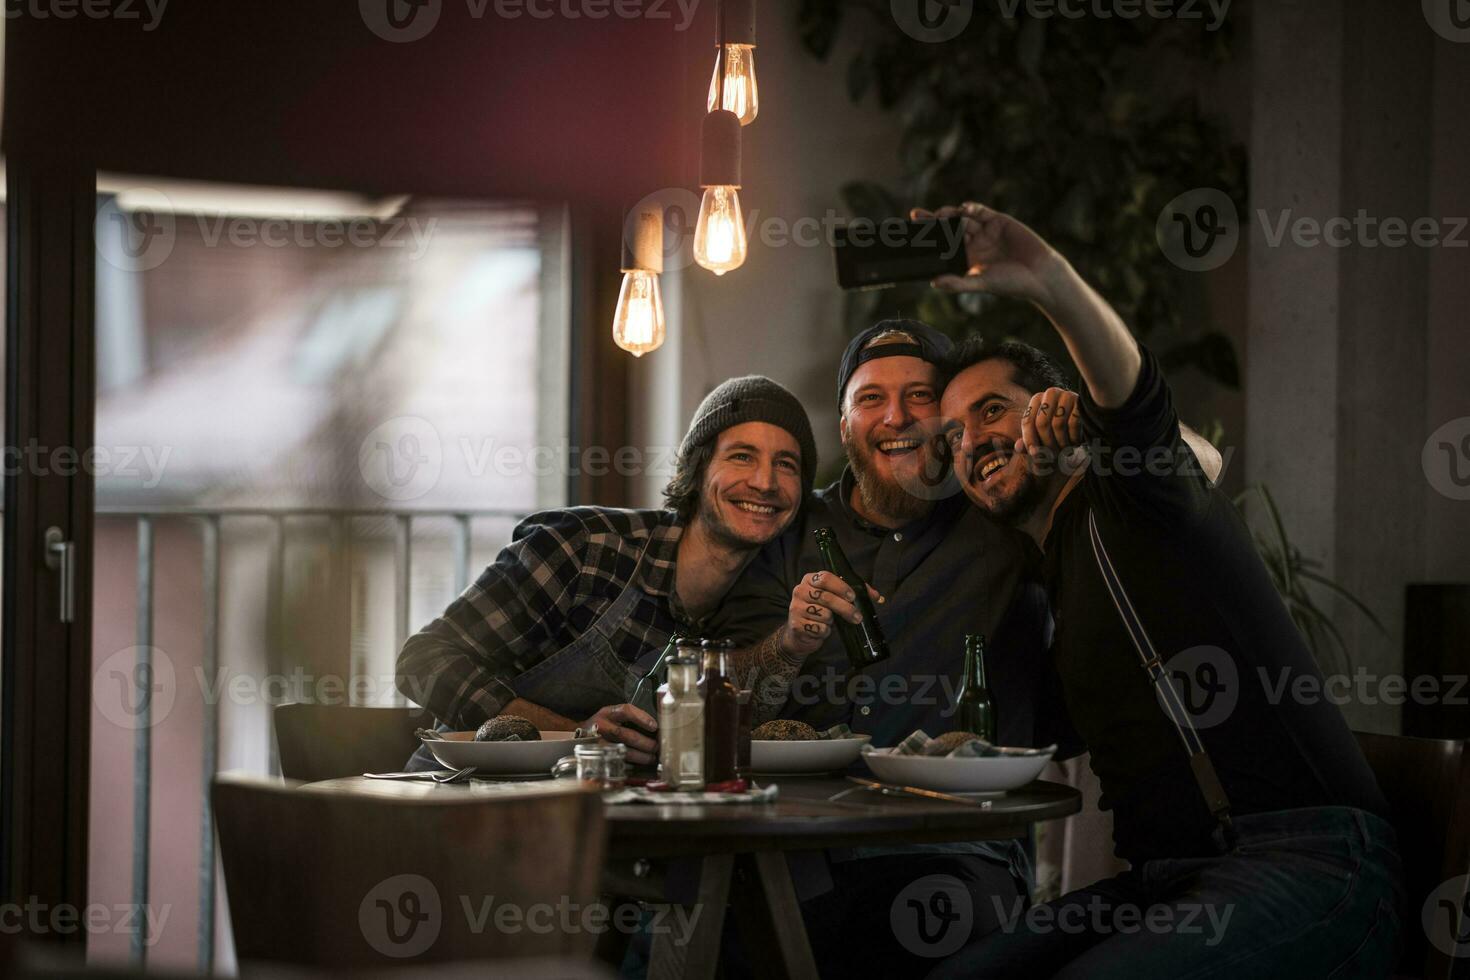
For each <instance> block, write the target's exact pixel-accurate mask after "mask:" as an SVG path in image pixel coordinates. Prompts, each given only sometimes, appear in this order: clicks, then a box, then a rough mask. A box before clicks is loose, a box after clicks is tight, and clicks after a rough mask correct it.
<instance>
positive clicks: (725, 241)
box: [694, 184, 746, 276]
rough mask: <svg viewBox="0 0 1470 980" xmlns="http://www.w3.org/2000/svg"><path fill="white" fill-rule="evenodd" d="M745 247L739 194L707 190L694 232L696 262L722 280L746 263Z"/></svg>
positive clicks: (720, 186)
mask: <svg viewBox="0 0 1470 980" xmlns="http://www.w3.org/2000/svg"><path fill="white" fill-rule="evenodd" d="M745 247H746V245H745V218H744V216H743V215H741V213H740V192H739V191H737V190H736V189H735V188H733V187H730V186H728V185H724V184H716V185H715V186H713V187H706V188H705V189H704V199H703V200H702V201H700V202H699V224H698V225H696V226H695V228H694V261H696V262H698V263H699V264H700V265H702V266H704V267H705V268H706V269H708V270H710V271H711V272H713V273H714V274H715V275H717V276H723V275H724V274H725V273H727V272H729V271H730V270H731V269H738V268H740V266H741V265H742V264H743V263H744V262H745Z"/></svg>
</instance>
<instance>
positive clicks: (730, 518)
mask: <svg viewBox="0 0 1470 980" xmlns="http://www.w3.org/2000/svg"><path fill="white" fill-rule="evenodd" d="M816 468H817V452H816V444H815V442H814V440H813V438H812V430H811V424H810V423H809V422H808V421H807V417H806V411H805V410H804V409H803V408H802V407H801V403H800V402H798V401H797V400H796V399H795V398H794V397H793V396H792V395H791V393H790V392H788V391H787V390H786V389H785V388H783V387H781V386H780V385H779V384H777V383H776V382H774V381H772V380H770V379H769V378H763V377H758V376H754V375H752V376H749V377H743V378H733V379H731V380H729V381H726V382H725V383H723V384H721V385H719V386H718V387H717V388H715V390H714V391H712V392H710V393H709V395H708V396H707V397H706V398H705V399H704V401H703V402H702V403H701V404H700V406H699V409H698V410H697V411H696V412H695V414H694V419H693V421H691V422H690V425H689V431H688V434H687V435H685V437H684V440H683V442H682V443H681V445H680V448H679V457H678V463H677V467H676V472H675V474H674V478H673V479H672V480H671V481H670V482H669V485H668V487H667V488H666V489H665V491H664V496H665V499H666V501H667V504H668V506H667V508H666V509H663V510H627V509H620V508H611V507H592V506H587V507H571V508H567V509H564V510H554V511H543V512H542V513H539V514H535V515H532V516H531V517H529V518H527V519H526V520H525V521H523V522H521V524H520V525H519V526H518V527H516V529H515V531H514V532H512V534H511V541H510V544H509V545H508V546H507V547H506V548H505V549H504V550H502V551H501V552H500V555H499V557H497V558H496V559H495V562H494V564H492V565H490V566H489V567H488V568H486V569H485V571H484V572H482V573H481V574H480V577H479V578H478V579H477V580H476V581H475V582H474V584H472V585H471V586H470V587H469V588H468V589H466V590H465V592H464V594H463V595H461V596H460V597H459V598H457V599H455V600H454V601H453V602H452V603H450V605H449V608H447V609H446V610H445V611H444V614H443V615H442V616H440V617H439V618H437V619H435V620H434V621H433V622H431V623H430V624H429V625H427V626H425V627H424V628H423V629H422V630H420V631H419V632H418V633H417V634H415V635H414V636H412V637H410V638H409V639H408V642H407V643H405V644H404V646H403V649H402V651H400V652H399V654H398V667H397V682H398V689H399V690H400V691H401V692H403V694H404V695H405V696H406V697H408V698H409V699H410V700H412V701H414V702H416V703H418V704H420V705H423V706H424V707H426V708H428V709H429V710H430V711H431V712H433V714H434V715H435V717H437V718H438V719H439V721H440V723H441V725H443V726H446V727H447V728H450V729H454V730H459V731H467V730H472V729H475V728H477V727H478V726H480V725H481V724H482V723H484V722H485V721H487V720H488V719H490V718H495V717H498V716H502V715H515V716H519V717H522V718H525V719H527V720H528V721H530V722H531V723H532V724H533V725H535V726H536V727H537V728H538V729H541V730H543V731H571V730H572V729H573V728H579V727H580V728H591V727H595V728H596V729H597V733H598V734H599V735H601V736H602V737H603V738H604V739H607V740H608V741H613V742H621V743H623V744H624V745H626V746H627V747H628V758H629V760H630V761H632V762H634V763H651V762H653V761H654V759H655V758H656V755H657V742H656V741H655V739H656V738H657V734H656V733H657V728H658V723H657V721H656V720H655V719H654V717H653V714H652V712H653V710H654V706H653V699H652V696H651V695H652V692H651V691H648V693H647V695H646V696H645V695H643V694H642V692H640V697H639V698H638V701H637V703H631V702H633V700H634V698H633V695H634V691H635V690H636V689H637V688H638V682H639V681H640V680H641V679H642V678H643V677H644V675H645V674H647V673H648V671H649V670H651V669H652V667H653V665H654V662H655V661H656V659H657V657H658V654H659V653H660V652H661V651H662V649H663V648H664V646H665V645H666V644H667V642H668V640H669V638H670V636H672V635H673V634H674V633H684V634H695V635H697V634H699V633H701V632H703V630H704V626H705V624H706V623H707V622H708V621H709V619H710V617H711V615H712V614H713V613H714V612H715V611H716V610H717V609H718V608H719V606H720V603H721V601H722V600H723V599H724V596H725V594H726V593H727V592H728V591H729V589H730V586H731V585H733V584H734V582H735V580H736V579H737V578H738V577H739V576H740V574H741V572H742V571H743V570H744V569H745V567H746V565H747V564H749V563H750V560H751V559H752V558H754V557H755V555H756V553H757V552H758V551H759V550H760V548H761V547H762V546H763V545H764V544H766V543H767V542H769V541H771V540H772V539H774V538H775V537H777V536H778V535H779V534H780V533H781V532H782V531H783V530H785V529H786V527H787V526H788V525H790V524H791V522H792V520H793V519H794V518H795V517H796V515H797V514H798V513H799V512H800V511H801V508H802V505H803V502H804V501H805V499H806V496H807V494H808V493H810V492H811V489H812V479H813V475H814V474H815V473H816ZM649 687H650V685H644V688H645V690H647V689H648V688H649ZM409 767H410V768H436V765H435V763H434V762H433V760H432V759H431V758H429V757H428V755H427V753H425V752H424V751H423V750H422V749H421V750H420V752H419V753H416V754H415V756H414V758H413V759H412V760H411V761H410V764H409Z"/></svg>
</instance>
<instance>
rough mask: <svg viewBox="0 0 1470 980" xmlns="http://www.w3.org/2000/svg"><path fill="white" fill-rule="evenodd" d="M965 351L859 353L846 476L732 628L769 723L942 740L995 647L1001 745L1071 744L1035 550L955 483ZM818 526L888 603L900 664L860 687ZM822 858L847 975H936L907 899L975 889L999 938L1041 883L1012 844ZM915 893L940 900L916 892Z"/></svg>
mask: <svg viewBox="0 0 1470 980" xmlns="http://www.w3.org/2000/svg"><path fill="white" fill-rule="evenodd" d="M951 348H952V344H951V343H950V341H949V338H947V337H946V336H945V335H944V334H942V333H940V332H939V331H938V330H935V329H934V328H933V327H930V326H929V325H927V324H924V323H920V322H919V321H916V320H885V321H882V322H880V323H876V324H874V325H873V326H871V327H869V328H868V329H866V330H864V331H862V332H861V333H860V334H858V335H857V336H856V337H854V338H853V339H852V341H851V342H850V343H849V344H848V345H847V349H846V350H845V351H844V353H843V355H842V360H841V363H840V365H839V367H838V371H837V401H838V409H839V421H838V426H839V435H840V436H841V439H842V445H843V448H844V449H845V450H846V451H847V460H848V465H847V467H846V469H845V470H844V472H843V474H842V477H841V479H839V480H838V481H837V482H835V483H833V484H832V485H830V486H828V487H825V488H823V489H821V490H818V491H817V492H816V493H814V494H813V495H812V496H811V499H810V500H809V501H808V504H807V512H806V514H805V515H804V516H803V517H802V519H801V520H799V521H798V522H797V523H796V524H794V525H793V526H792V528H791V529H790V530H789V531H787V532H786V533H785V534H783V535H781V537H780V538H778V539H777V540H776V541H774V542H772V544H771V545H770V546H768V547H767V548H765V549H764V550H763V551H762V552H761V555H760V557H759V558H758V559H757V560H756V561H755V562H753V563H752V564H751V566H750V568H749V569H748V570H747V571H746V573H745V574H744V575H743V576H741V579H740V581H739V582H738V583H736V585H735V587H734V588H733V589H732V590H731V593H730V596H729V598H728V599H727V600H726V603H725V606H724V608H723V609H722V610H721V612H720V615H719V619H720V621H721V626H722V628H723V630H724V631H725V632H727V633H730V634H732V635H734V636H736V638H737V639H738V640H740V641H741V642H742V644H744V645H746V649H745V650H743V651H742V655H743V658H744V657H745V656H748V657H749V658H750V661H753V663H754V664H755V666H756V668H757V673H758V674H759V676H760V677H761V678H763V680H764V683H762V682H760V681H758V682H757V684H756V685H755V691H756V695H755V697H756V717H757V719H763V718H769V717H773V716H775V717H783V718H793V719H798V720H801V721H805V722H807V723H809V724H811V725H813V726H815V727H816V728H818V729H824V728H827V727H829V726H832V725H835V724H838V723H845V724H847V725H850V726H851V727H852V729H853V730H854V731H856V732H859V733H865V734H869V735H871V736H872V740H873V744H874V745H876V746H891V745H895V744H897V743H898V741H899V740H900V739H902V738H904V737H905V736H906V735H908V734H909V733H910V732H912V731H914V730H915V729H918V728H922V729H924V730H925V731H926V732H928V733H929V734H930V735H931V736H932V735H939V734H942V733H944V732H948V731H952V730H953V729H955V728H956V727H957V723H956V719H955V717H954V702H955V692H956V690H957V688H958V685H959V680H960V669H961V666H962V664H963V662H964V645H965V636H966V634H969V633H983V634H985V636H986V637H987V638H988V640H989V657H988V659H987V664H986V667H987V671H988V675H989V676H988V680H989V682H990V686H991V691H992V694H993V696H994V698H995V703H996V706H997V713H998V718H999V726H1000V729H999V738H1000V740H1001V741H1002V742H1003V743H1005V744H1007V745H1034V744H1038V742H1039V743H1040V744H1046V743H1047V742H1050V741H1053V740H1056V739H1057V738H1059V737H1061V734H1062V733H1051V732H1042V731H1038V725H1037V717H1038V716H1037V711H1036V705H1037V704H1038V703H1040V702H1045V701H1048V700H1049V699H1050V698H1052V697H1054V696H1055V695H1054V694H1053V693H1052V692H1050V690H1049V686H1048V683H1047V681H1048V678H1047V677H1046V676H1045V673H1044V669H1043V668H1044V664H1045V659H1044V657H1043V656H1042V653H1043V652H1044V650H1045V641H1044V637H1045V631H1046V623H1047V620H1046V609H1045V597H1044V596H1043V595H1042V594H1041V592H1040V590H1039V589H1035V588H1032V589H1025V590H1023V589H1022V588H1021V587H1020V571H1021V555H1022V550H1021V549H1022V545H1023V544H1024V539H1023V538H1022V537H1021V536H1020V535H1018V534H1016V533H1015V532H1013V531H1009V530H1007V529H1005V528H1002V527H1001V526H1000V525H998V524H995V523H993V522H992V521H990V520H989V519H988V518H986V517H985V516H984V515H983V514H982V513H981V512H980V511H979V510H977V509H975V508H974V507H971V506H969V505H968V503H967V502H966V500H965V498H964V495H963V494H961V493H960V492H959V490H958V487H957V486H956V485H955V484H954V482H953V480H952V479H950V478H949V477H948V461H947V459H946V458H945V456H944V454H943V445H942V442H940V441H939V438H940V437H939V423H940V419H939V387H938V385H939V367H938V365H939V364H940V362H941V361H943V360H944V358H945V357H946V356H947V355H948V354H949V353H950V351H951ZM819 527H831V528H832V529H833V530H834V532H835V533H836V536H837V540H838V542H839V543H840V544H841V546H842V549H843V551H844V552H845V553H846V554H847V557H848V558H849V560H850V561H851V562H852V565H853V567H854V569H856V571H857V572H858V574H860V575H862V576H863V578H864V579H865V580H866V581H867V582H868V583H869V584H870V586H871V587H873V588H874V589H875V591H876V593H877V595H878V596H880V597H881V600H882V601H881V602H880V603H879V605H878V607H877V609H878V617H879V620H880V622H881V624H882V627H883V631H884V634H885V635H886V636H887V638H888V647H889V650H890V651H891V656H890V658H889V659H888V660H885V661H883V662H881V663H878V664H875V665H874V666H872V667H869V668H867V669H865V670H863V671H860V672H854V671H852V670H851V668H850V666H849V664H848V660H847V656H846V654H845V653H844V650H843V646H842V643H841V642H840V640H839V638H838V637H837V636H836V635H835V631H834V630H833V627H832V621H833V618H834V617H835V616H844V617H847V618H849V619H850V618H852V617H853V616H855V615H856V610H855V609H854V607H853V605H852V602H851V601H850V599H849V598H848V595H849V590H848V589H847V587H846V585H844V584H843V583H842V581H841V580H840V579H837V578H836V577H835V576H833V575H832V574H831V573H830V572H825V571H823V568H824V566H823V563H822V559H821V556H820V554H819V553H818V551H817V547H816V542H815V540H814V537H813V535H812V530H813V529H815V528H819ZM743 658H742V662H747V661H745V660H744V659H743ZM1056 714H1057V713H1048V717H1049V718H1050V717H1055V715H1056ZM817 857H821V856H820V855H819V856H817ZM825 858H826V860H825V861H823V862H820V863H818V862H816V861H815V860H813V859H807V858H803V862H805V863H804V864H802V866H801V869H800V873H799V874H798V875H797V877H798V887H799V888H800V889H801V890H802V893H803V896H802V897H803V898H804V899H807V901H805V903H804V905H803V917H804V919H805V921H806V925H807V930H808V934H809V935H810V937H811V940H812V944H813V948H814V950H815V951H816V953H817V961H818V962H819V963H821V964H823V971H824V974H825V973H830V974H831V975H834V976H837V975H844V974H850V975H854V976H876V975H879V974H883V975H892V976H912V975H915V974H916V973H919V972H922V971H923V970H924V969H926V967H927V963H928V961H926V960H925V959H924V957H923V954H922V951H920V950H915V949H912V948H910V947H907V946H905V945H904V944H903V943H902V942H901V941H900V940H899V939H898V937H897V936H896V934H895V932H894V929H893V926H892V917H891V907H892V905H893V903H894V902H895V901H900V902H905V901H909V900H911V899H915V900H918V901H921V902H924V901H929V900H931V898H932V897H933V895H934V894H937V893H938V892H937V891H935V890H934V889H936V888H938V886H939V884H940V883H943V885H944V888H945V889H949V888H953V887H960V888H963V889H965V890H966V891H968V892H969V893H970V896H971V901H970V903H969V905H970V907H971V908H972V909H973V911H974V916H973V919H970V918H967V919H966V921H965V923H964V925H963V926H962V927H961V928H966V929H968V930H969V934H970V935H973V936H978V935H982V934H984V933H985V932H987V931H988V930H990V929H992V928H994V927H995V926H996V925H997V924H998V922H999V919H998V917H997V916H996V914H995V912H994V905H993V903H992V899H993V898H999V899H1000V900H1001V902H1002V903H1003V905H1004V906H1005V907H1009V906H1010V905H1011V904H1012V903H1013V902H1015V901H1016V900H1017V899H1018V898H1019V897H1021V896H1024V895H1026V894H1027V888H1028V878H1029V873H1030V872H1029V868H1028V866H1027V862H1026V858H1025V855H1024V852H1023V851H1022V850H1021V848H1020V847H1019V845H1018V844H1017V843H1016V842H1015V841H1000V842H974V843H961V844H945V845H932V846H912V845H910V846H895V847H890V848H863V849H858V850H841V851H830V852H827V854H826V855H825ZM822 872H826V874H823V873H822ZM828 876H830V883H829V880H828ZM916 882H919V883H921V887H928V888H930V889H931V891H926V892H924V893H923V894H921V895H917V896H916V895H915V894H914V893H912V892H911V891H906V889H909V888H910V887H911V886H914V885H915V883H916ZM824 888H829V889H830V890H825V891H824ZM940 890H944V889H940ZM945 897H946V898H947V897H949V896H948V895H946V896H945ZM859 937H860V939H859Z"/></svg>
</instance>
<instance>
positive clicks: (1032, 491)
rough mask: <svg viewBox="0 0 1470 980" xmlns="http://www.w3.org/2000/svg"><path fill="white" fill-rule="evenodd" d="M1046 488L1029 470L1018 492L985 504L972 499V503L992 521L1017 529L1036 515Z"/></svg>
mask: <svg viewBox="0 0 1470 980" xmlns="http://www.w3.org/2000/svg"><path fill="white" fill-rule="evenodd" d="M1045 492H1046V488H1045V486H1044V484H1043V483H1042V481H1041V480H1040V479H1038V478H1037V476H1036V474H1035V473H1032V472H1031V471H1030V470H1029V469H1028V470H1026V471H1025V472H1024V473H1023V474H1022V476H1021V485H1020V486H1018V487H1016V492H1015V493H1013V494H1011V495H1010V496H1008V497H1002V498H1000V499H999V500H996V499H995V498H990V499H989V500H986V501H985V502H983V503H982V502H981V501H979V500H976V499H975V498H974V497H970V502H971V503H972V504H974V505H975V506H976V507H978V508H980V510H981V511H982V512H983V513H984V514H985V515H986V516H987V517H989V518H990V519H991V520H993V521H995V522H996V523H997V524H1001V525H1004V526H1005V527H1016V526H1018V525H1020V524H1023V523H1025V521H1026V519H1027V518H1029V517H1030V516H1031V515H1032V514H1034V513H1036V508H1037V507H1038V506H1039V505H1040V504H1041V498H1042V496H1043V495H1044V494H1045Z"/></svg>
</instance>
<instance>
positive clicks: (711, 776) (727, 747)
mask: <svg viewBox="0 0 1470 980" xmlns="http://www.w3.org/2000/svg"><path fill="white" fill-rule="evenodd" d="M702 646H703V648H704V676H703V677H701V678H700V679H699V690H700V693H702V694H703V695H704V781H705V782H706V783H724V782H728V781H729V780H732V779H734V778H735V757H736V751H737V747H736V741H737V739H738V737H739V736H738V729H739V723H740V720H739V712H740V692H739V691H737V690H736V689H735V683H734V681H732V680H730V656H729V650H728V648H727V647H725V646H724V645H723V644H720V643H716V642H715V641H714V640H705V641H704V643H703V644H702Z"/></svg>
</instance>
